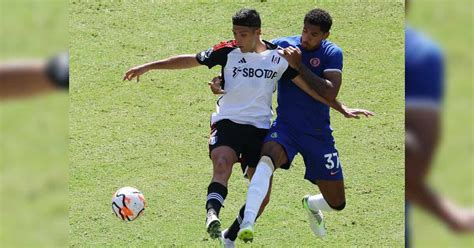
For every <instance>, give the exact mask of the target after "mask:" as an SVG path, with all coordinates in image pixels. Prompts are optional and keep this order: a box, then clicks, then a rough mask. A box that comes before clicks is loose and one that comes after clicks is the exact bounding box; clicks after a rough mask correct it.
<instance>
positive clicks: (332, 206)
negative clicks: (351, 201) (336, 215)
mask: <svg viewBox="0 0 474 248" xmlns="http://www.w3.org/2000/svg"><path fill="white" fill-rule="evenodd" d="M328 205H329V206H330V207H331V208H332V209H334V210H336V211H341V210H343V209H344V208H345V207H346V201H343V202H340V203H339V204H337V205H332V204H329V203H328Z"/></svg>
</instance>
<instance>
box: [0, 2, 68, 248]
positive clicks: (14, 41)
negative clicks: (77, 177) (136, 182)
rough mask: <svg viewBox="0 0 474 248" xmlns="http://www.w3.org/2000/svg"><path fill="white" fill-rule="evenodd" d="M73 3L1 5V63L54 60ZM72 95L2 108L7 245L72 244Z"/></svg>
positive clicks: (0, 238)
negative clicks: (69, 163)
mask: <svg viewBox="0 0 474 248" xmlns="http://www.w3.org/2000/svg"><path fill="white" fill-rule="evenodd" d="M67 7H68V4H67V1H61V0H0V25H1V29H0V37H1V38H0V63H4V62H6V61H11V60H18V59H20V60H29V59H33V60H38V59H44V60H46V59H47V58H49V57H50V56H52V55H54V54H56V53H58V52H60V51H64V50H65V49H66V48H67V41H68V32H67V27H68V19H67V13H68V11H67ZM68 110H69V97H68V94H67V92H62V91H61V92H54V93H48V94H46V95H38V96H35V97H33V98H28V99H15V100H7V101H2V102H0V125H1V126H0V128H1V135H0V170H1V180H0V187H1V188H0V191H1V194H2V199H3V201H2V206H1V211H0V218H1V219H0V225H1V229H0V246H2V247H64V246H67V244H68V243H67V242H68V236H67V235H68V232H67V230H68V221H67V215H68V212H67V211H68V201H67V199H68V198H67V197H68V195H67V193H68V190H67V188H68V187H67V186H68V184H67V183H68Z"/></svg>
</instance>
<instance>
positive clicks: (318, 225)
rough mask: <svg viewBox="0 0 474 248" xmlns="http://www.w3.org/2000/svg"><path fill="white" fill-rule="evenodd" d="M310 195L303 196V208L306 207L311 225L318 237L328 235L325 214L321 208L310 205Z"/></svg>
mask: <svg viewBox="0 0 474 248" xmlns="http://www.w3.org/2000/svg"><path fill="white" fill-rule="evenodd" d="M309 196H310V195H305V197H303V200H302V203H303V208H304V209H306V212H307V213H308V219H309V227H310V228H311V230H312V231H313V233H314V235H316V236H317V237H320V238H322V237H324V236H325V235H326V227H325V226H324V216H323V213H322V212H321V210H319V209H318V210H313V209H311V208H310V207H309V204H308V198H309Z"/></svg>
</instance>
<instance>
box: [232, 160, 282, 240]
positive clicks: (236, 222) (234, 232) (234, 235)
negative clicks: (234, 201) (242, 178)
mask: <svg viewBox="0 0 474 248" xmlns="http://www.w3.org/2000/svg"><path fill="white" fill-rule="evenodd" d="M246 173H247V176H248V178H249V180H252V177H253V175H254V173H255V168H250V167H248V168H247V170H246ZM272 181H273V177H271V178H270V186H269V188H268V193H267V195H266V196H265V199H263V202H262V205H261V206H260V209H259V211H258V214H257V218H256V219H258V218H259V217H260V216H261V215H262V213H263V211H264V210H265V207H266V206H267V205H268V203H269V202H270V195H271V190H272ZM244 211H245V204H244V205H243V206H242V207H241V208H240V210H239V213H238V214H237V217H236V218H235V220H234V222H233V223H232V225H231V226H230V227H229V228H228V229H226V230H224V233H223V237H224V238H225V239H228V240H229V241H231V242H234V241H235V239H237V233H238V232H239V230H240V225H241V224H242V220H243V219H244ZM229 241H228V242H227V243H230V242H229Z"/></svg>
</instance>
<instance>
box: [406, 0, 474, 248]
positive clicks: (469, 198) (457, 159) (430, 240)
mask: <svg viewBox="0 0 474 248" xmlns="http://www.w3.org/2000/svg"><path fill="white" fill-rule="evenodd" d="M472 9H473V2H472V1H469V0H461V1H447V0H435V1H428V0H415V1H411V2H410V9H409V12H408V15H407V19H408V22H409V23H410V24H411V25H412V26H414V27H415V28H417V29H418V30H421V31H423V32H425V33H426V34H427V35H428V36H430V37H431V38H432V39H433V40H434V41H436V42H437V43H438V44H439V45H440V47H441V48H442V49H443V51H444V54H445V57H446V81H445V99H444V104H443V110H442V111H443V114H442V116H443V117H442V120H443V121H442V123H443V127H442V138H441V142H440V146H439V148H438V153H437V155H436V158H435V161H434V164H433V167H432V173H431V176H430V183H431V185H433V187H434V188H435V189H436V190H437V191H439V192H440V193H442V194H443V195H445V196H447V197H448V198H450V199H452V200H453V201H454V202H455V203H458V204H459V205H460V206H464V207H470V208H473V207H474V167H473V165H474V153H473V151H474V129H473V127H474V123H473V120H474V119H473V113H474V111H473V103H474V100H473V93H474V88H473V83H472V82H473V74H472V73H473V72H472V69H473V54H472V51H473V48H474V47H473V21H474V19H473V11H472ZM414 210H415V211H414V213H413V243H414V246H415V247H472V246H473V245H474V236H473V235H472V234H470V235H469V234H465V235H459V234H454V233H452V232H451V231H449V230H448V229H447V227H445V226H444V225H443V224H442V223H441V222H440V221H439V220H437V219H434V218H433V217H432V216H429V215H427V214H426V213H424V212H423V211H421V210H419V209H416V208H415V209H414Z"/></svg>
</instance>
